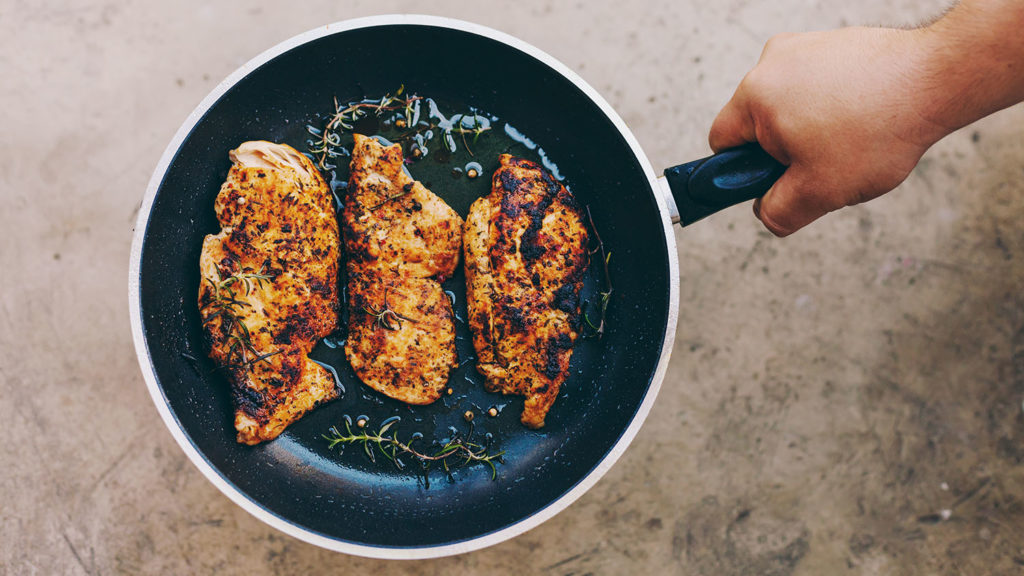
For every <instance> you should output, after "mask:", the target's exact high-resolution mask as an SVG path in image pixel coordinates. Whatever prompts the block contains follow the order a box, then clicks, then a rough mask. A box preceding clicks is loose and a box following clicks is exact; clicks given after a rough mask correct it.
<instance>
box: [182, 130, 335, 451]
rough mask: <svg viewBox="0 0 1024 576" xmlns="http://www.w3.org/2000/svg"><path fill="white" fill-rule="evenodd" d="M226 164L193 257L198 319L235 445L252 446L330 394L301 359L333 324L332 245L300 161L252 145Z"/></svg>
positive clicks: (320, 187)
mask: <svg viewBox="0 0 1024 576" xmlns="http://www.w3.org/2000/svg"><path fill="white" fill-rule="evenodd" d="M230 157H231V160H232V162H233V163H234V164H233V165H232V167H231V170H230V172H229V173H228V176H227V179H226V180H225V182H224V184H223V185H222V186H221V190H220V193H219V194H218V195H217V200H216V204H215V210H216V213H217V219H218V221H219V222H220V225H221V227H222V229H221V231H220V233H219V234H215V235H209V236H207V237H206V239H205V241H204V242H203V248H202V254H201V256H200V261H199V268H200V274H201V276H202V280H201V282H200V286H199V312H200V317H201V319H202V323H203V330H204V333H205V336H206V339H207V342H208V344H209V346H210V358H212V359H213V360H214V361H215V362H216V363H217V364H218V365H219V366H220V367H221V368H222V369H223V370H224V371H225V372H226V374H227V376H228V380H229V381H230V383H231V389H232V396H233V399H234V405H235V429H236V430H237V431H238V442H240V443H243V444H258V443H260V442H263V441H266V440H271V439H273V438H276V437H277V436H278V435H279V434H281V432H282V431H283V430H284V429H285V428H286V427H287V426H288V425H289V424H291V423H292V422H294V421H296V420H298V419H299V418H301V417H302V416H303V415H304V414H305V413H306V412H308V411H309V410H311V409H312V408H313V407H315V406H317V405H318V404H321V403H323V402H326V401H328V400H332V399H334V398H336V397H338V395H339V393H340V390H339V388H338V384H337V383H336V382H335V379H334V376H333V375H332V374H331V373H330V372H328V371H327V370H326V369H325V368H324V367H322V366H320V365H319V364H317V363H316V362H313V361H312V360H310V359H309V358H308V357H307V354H308V353H309V352H310V350H312V349H313V346H314V344H316V342H317V340H319V339H320V338H322V337H324V336H326V335H328V334H330V333H331V332H332V331H333V330H334V329H335V327H336V324H337V315H338V314H337V313H338V290H337V283H338V256H339V254H338V252H339V248H340V238H339V234H338V222H337V219H336V215H335V210H334V205H333V200H332V198H331V192H330V190H329V189H328V187H327V184H326V183H325V182H324V180H323V178H322V177H321V176H320V173H319V172H318V171H317V170H316V168H315V167H314V166H313V164H312V163H311V162H310V161H309V160H308V159H307V158H306V157H305V156H303V155H302V154H300V153H298V152H297V151H296V150H295V149H293V148H291V147H290V146H286V145H283V144H274V143H271V142H263V141H254V142H245V143H243V144H242V145H241V146H239V147H238V149H236V150H232V151H231V153H230Z"/></svg>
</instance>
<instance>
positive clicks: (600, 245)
mask: <svg viewBox="0 0 1024 576" xmlns="http://www.w3.org/2000/svg"><path fill="white" fill-rule="evenodd" d="M587 220H589V221H590V231H591V232H593V233H594V238H595V239H596V240H597V246H595V247H594V248H592V249H591V250H590V255H591V256H594V255H595V254H600V255H601V264H602V266H603V267H604V285H605V288H606V290H603V291H601V292H599V294H600V295H601V297H600V299H599V300H598V302H597V305H596V307H597V312H598V314H599V321H598V323H597V324H594V322H593V320H591V319H590V314H589V313H586V312H584V314H583V319H584V320H585V321H586V323H587V325H589V326H590V329H591V330H593V333H592V334H590V336H591V337H594V338H597V339H599V340H600V339H601V337H602V336H604V331H605V316H606V315H607V312H608V303H609V302H610V301H611V298H612V292H614V291H615V289H614V288H612V277H611V274H609V272H608V262H609V261H611V259H612V253H611V252H605V249H604V242H603V241H601V235H600V234H599V233H598V232H597V227H596V226H594V217H593V216H591V214H590V206H587Z"/></svg>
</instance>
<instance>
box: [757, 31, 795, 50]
mask: <svg viewBox="0 0 1024 576" xmlns="http://www.w3.org/2000/svg"><path fill="white" fill-rule="evenodd" d="M794 36H796V34H795V33H793V32H781V33H779V34H776V35H774V36H772V37H771V38H769V39H768V41H767V42H765V43H764V48H765V50H768V49H774V48H778V47H779V45H781V44H785V43H786V42H787V41H788V40H790V39H792V38H793V37H794Z"/></svg>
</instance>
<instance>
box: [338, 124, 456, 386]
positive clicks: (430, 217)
mask: <svg viewBox="0 0 1024 576" xmlns="http://www.w3.org/2000/svg"><path fill="white" fill-rule="evenodd" d="M344 202H345V208H344V210H343V212H342V228H343V230H344V236H345V254H346V259H347V264H346V268H347V272H348V306H349V334H348V341H347V342H346V344H345V355H346V356H347V357H348V360H349V362H350V363H351V364H352V368H353V369H354V370H355V372H356V374H357V375H358V376H359V378H360V379H361V380H362V381H363V382H364V383H366V384H367V385H368V386H370V387H371V388H373V389H375V390H377V391H379V392H381V393H383V394H385V395H387V396H390V397H391V398H395V399H396V400H401V401H402V402H406V403H408V404H430V403H431V402H433V401H435V400H437V399H438V398H440V397H441V393H442V392H443V391H444V389H445V387H446V385H447V383H448V375H449V374H450V373H451V370H452V368H454V367H455V366H456V365H457V364H458V362H457V359H456V355H455V322H454V313H453V312H452V303H451V301H450V300H449V299H448V297H447V296H446V295H445V293H444V291H443V290H442V289H441V282H442V281H444V279H445V278H448V277H450V276H451V275H452V274H453V273H455V268H456V267H457V266H458V263H459V252H460V251H461V246H462V235H461V231H462V218H460V217H459V215H458V214H457V213H456V212H455V211H454V210H452V209H451V207H450V206H448V205H447V204H445V203H444V201H443V200H441V199H440V198H438V197H437V196H436V195H435V194H434V193H433V192H431V191H430V190H427V189H426V188H425V187H424V186H423V185H422V184H420V183H419V182H416V181H415V180H413V179H412V177H411V176H409V175H408V174H407V173H406V172H405V170H404V169H403V158H402V148H401V146H399V145H397V144H396V145H392V146H388V147H386V148H385V147H384V146H381V144H380V143H379V142H377V140H375V139H373V138H369V137H366V136H362V135H359V134H356V135H355V145H354V146H353V149H352V164H351V176H350V179H349V187H348V192H347V194H346V196H345V201H344Z"/></svg>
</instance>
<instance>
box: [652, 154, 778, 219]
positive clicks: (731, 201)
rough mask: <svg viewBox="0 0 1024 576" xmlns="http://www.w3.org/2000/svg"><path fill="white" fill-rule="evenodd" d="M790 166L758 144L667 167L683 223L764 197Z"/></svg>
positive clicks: (666, 174)
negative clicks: (786, 165)
mask: <svg viewBox="0 0 1024 576" xmlns="http://www.w3.org/2000/svg"><path fill="white" fill-rule="evenodd" d="M785 171H786V167H785V166H784V165H782V164H780V163H779V161H778V160H776V159H775V158H772V157H771V156H769V155H768V153H767V152H765V151H764V149H763V148H761V147H760V146H758V145H757V144H756V143H751V144H744V145H743V146H739V147H737V148H730V149H728V150H723V151H721V152H719V153H718V154H715V155H714V156H708V157H707V158H701V159H700V160H694V161H693V162H687V163H686V164H680V165H679V166H673V167H672V168H669V169H667V170H665V178H666V179H667V180H668V185H669V188H670V189H671V190H672V197H673V198H675V200H676V206H677V207H678V208H679V223H680V224H681V225H683V226H686V225H688V224H693V223H694V222H696V221H697V220H700V219H701V218H704V217H705V216H708V215H710V214H714V213H715V212H718V211H719V210H722V209H723V208H728V207H729V206H733V205H735V204H739V203H740V202H745V201H747V200H753V199H755V198H760V197H761V196H764V194H765V192H767V191H768V190H769V189H771V187H772V184H775V181H776V180H778V179H779V177H780V176H782V173H783V172H785Z"/></svg>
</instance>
